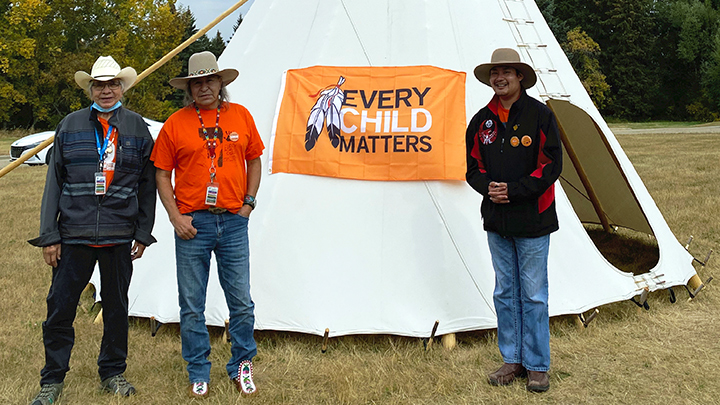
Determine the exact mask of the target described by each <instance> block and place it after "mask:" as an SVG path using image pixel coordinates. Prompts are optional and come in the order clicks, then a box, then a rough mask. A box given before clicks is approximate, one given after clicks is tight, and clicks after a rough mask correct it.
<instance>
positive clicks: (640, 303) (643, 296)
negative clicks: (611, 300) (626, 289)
mask: <svg viewBox="0 0 720 405" xmlns="http://www.w3.org/2000/svg"><path fill="white" fill-rule="evenodd" d="M649 293H650V289H649V288H647V287H645V288H643V291H642V293H641V294H640V298H639V299H638V300H635V297H632V298H630V301H632V302H634V303H635V305H637V306H639V307H640V308H645V310H646V311H648V310H650V305H648V303H647V298H648V294H649Z"/></svg>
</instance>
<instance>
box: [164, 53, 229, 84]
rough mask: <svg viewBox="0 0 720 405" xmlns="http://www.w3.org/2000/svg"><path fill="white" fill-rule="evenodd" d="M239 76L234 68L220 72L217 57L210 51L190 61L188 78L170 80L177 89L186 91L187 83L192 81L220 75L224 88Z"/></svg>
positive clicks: (195, 55)
mask: <svg viewBox="0 0 720 405" xmlns="http://www.w3.org/2000/svg"><path fill="white" fill-rule="evenodd" d="M239 74H240V72H238V71H237V70H235V69H232V68H228V69H223V70H220V68H219V67H218V64H217V59H216V58H215V55H213V53H212V52H210V51H203V52H198V53H194V54H193V55H192V56H191V57H190V59H189V60H188V75H187V77H176V78H173V79H170V85H171V86H173V87H175V88H176V89H180V90H185V89H186V88H187V82H188V80H190V79H196V78H198V77H204V76H211V75H218V76H220V77H221V78H222V82H223V83H222V84H223V86H226V85H228V84H230V83H232V82H233V80H235V79H237V77H238V75H239Z"/></svg>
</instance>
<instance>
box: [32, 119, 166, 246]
mask: <svg viewBox="0 0 720 405" xmlns="http://www.w3.org/2000/svg"><path fill="white" fill-rule="evenodd" d="M108 122H109V124H110V125H112V126H113V127H115V128H117V130H118V142H117V145H118V148H117V151H116V157H115V176H114V178H113V181H112V183H110V185H109V187H108V189H107V192H106V194H105V195H102V196H97V195H95V173H96V172H98V169H99V162H100V156H99V155H98V150H97V144H96V136H100V137H103V135H104V134H103V129H102V126H101V125H100V122H99V121H98V120H97V111H96V110H93V109H92V108H85V109H82V110H80V111H75V112H73V113H71V114H69V115H68V116H67V117H65V118H64V119H63V120H62V121H61V122H60V124H59V125H58V127H57V130H56V131H55V143H54V146H53V151H52V155H51V158H50V163H49V166H48V171H47V179H46V181H45V192H44V194H43V199H42V209H41V213H40V236H39V237H37V238H35V239H31V240H29V241H28V242H30V243H31V244H32V245H34V246H40V247H42V246H50V245H54V244H57V243H61V242H62V243H67V244H86V245H109V244H118V243H127V242H132V241H133V240H136V241H138V242H139V243H142V244H143V245H145V246H148V245H150V244H152V243H153V242H156V240H155V238H154V237H153V236H152V235H151V232H152V228H153V224H154V222H155V201H156V197H155V167H154V166H153V164H152V162H151V161H150V153H151V152H152V148H153V139H152V137H151V136H150V132H149V131H148V127H147V124H146V123H145V121H144V120H143V118H142V117H141V116H140V115H139V114H137V113H134V112H132V111H130V110H127V109H125V108H123V107H120V108H118V109H117V110H115V113H114V114H113V116H112V117H111V118H110V119H109V120H108ZM100 139H101V140H102V138H100Z"/></svg>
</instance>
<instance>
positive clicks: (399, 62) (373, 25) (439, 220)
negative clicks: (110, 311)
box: [129, 0, 695, 337]
mask: <svg viewBox="0 0 720 405" xmlns="http://www.w3.org/2000/svg"><path fill="white" fill-rule="evenodd" d="M500 47H509V48H514V49H516V50H518V52H519V53H520V55H521V58H522V59H523V60H524V61H526V62H527V63H529V64H530V65H532V66H534V67H535V69H536V72H537V74H538V78H539V80H538V84H537V85H536V86H535V87H533V88H532V89H530V91H529V94H530V95H531V96H533V97H536V98H538V99H541V100H543V101H545V102H548V101H549V100H551V101H549V103H548V104H549V105H551V107H552V108H553V109H554V110H555V111H556V114H557V115H558V118H559V120H560V125H561V127H562V129H563V132H564V134H565V135H566V136H567V137H568V142H569V143H568V145H567V146H569V147H570V149H571V150H572V153H573V156H572V157H570V156H567V155H566V159H565V166H566V170H565V171H564V172H563V178H562V179H561V180H560V181H559V187H556V200H557V210H558V216H559V218H560V230H559V231H558V232H556V233H554V234H553V235H552V237H551V247H550V259H549V281H550V315H551V316H555V315H561V314H577V313H582V312H584V311H587V310H590V309H592V308H595V307H597V306H600V305H603V304H607V303H610V302H615V301H619V300H625V299H629V298H631V297H633V296H635V295H637V294H639V293H640V292H641V291H642V290H643V289H644V288H645V287H647V288H648V289H649V290H651V291H653V290H656V289H659V288H667V287H670V286H673V285H682V284H685V283H687V281H688V280H689V279H690V277H692V276H693V275H694V274H695V272H694V269H693V267H692V257H691V256H690V255H689V254H688V253H687V252H686V251H685V249H684V248H683V247H682V246H681V245H680V244H679V243H678V242H677V240H676V238H675V236H674V235H673V234H672V232H671V231H670V229H669V227H668V226H667V224H666V222H665V220H664V219H663V217H662V215H661V213H660V211H659V210H658V208H657V206H656V205H655V203H654V202H653V200H652V198H651V196H650V195H649V193H648V191H647V189H646V188H645V186H644V185H643V183H642V181H641V180H640V178H639V176H638V175H637V173H636V172H635V170H634V168H633V166H632V165H631V163H630V161H629V160H628V158H627V157H626V155H625V154H624V153H623V151H622V149H621V147H620V145H619V144H618V142H617V141H616V139H615V137H614V136H613V134H612V132H611V131H610V130H609V128H608V127H607V125H606V124H605V122H604V121H603V118H602V117H601V116H600V114H599V113H598V111H597V109H596V108H595V107H594V106H593V103H592V101H591V100H590V98H589V97H588V95H587V93H586V91H585V90H584V88H583V86H582V84H581V82H580V81H579V79H578V77H577V76H576V74H575V73H574V72H573V69H572V67H571V65H570V64H569V62H568V60H567V58H566V57H565V55H564V53H563V51H562V49H561V48H560V46H559V45H558V43H557V41H556V40H555V38H554V37H553V35H552V33H551V31H550V29H549V28H548V27H547V24H546V23H545V21H544V19H543V17H542V15H541V13H540V11H539V10H538V8H537V6H536V5H535V3H534V2H533V1H532V0H525V1H523V0H434V1H422V0H362V1H359V0H315V1H309V0H305V1H297V0H256V1H255V3H254V5H253V6H252V8H251V10H250V11H249V13H248V14H247V16H246V17H245V18H244V20H243V23H242V24H241V26H240V27H239V28H238V30H237V32H236V33H235V35H234V36H233V38H232V40H231V42H230V43H229V45H228V47H227V49H226V50H225V52H224V53H223V55H222V56H221V58H220V59H219V64H220V66H221V68H224V67H233V68H236V69H238V70H239V71H240V77H239V78H238V79H237V80H236V81H235V82H234V83H232V84H231V85H230V86H229V88H228V89H229V92H230V95H231V100H232V101H234V102H238V103H240V104H243V105H245V106H246V107H247V108H248V109H249V110H250V112H251V113H252V114H253V116H254V118H255V120H256V124H257V127H258V129H259V131H260V133H261V135H262V137H263V142H264V143H265V145H266V152H265V154H264V155H263V158H262V162H263V169H264V174H263V178H262V181H261V184H260V191H259V193H258V195H257V201H258V205H257V208H256V209H255V211H254V212H253V214H252V217H251V220H250V261H251V285H252V294H253V298H254V301H255V304H256V307H255V311H256V312H255V313H256V329H268V330H284V331H297V332H304V333H310V334H317V335H322V334H323V333H324V331H325V329H326V328H329V330H330V335H331V336H337V335H346V334H368V333H369V334H397V335H405V336H418V337H420V336H428V335H429V334H430V331H431V329H432V327H433V324H434V322H435V321H436V320H438V321H439V328H438V331H437V333H438V334H445V333H452V332H458V331H467V330H477V329H488V328H494V327H495V326H496V317H495V312H494V308H493V304H492V291H493V287H494V274H493V270H492V266H491V263H490V255H489V251H488V248H487V242H486V237H485V232H484V231H483V229H482V221H481V218H480V213H479V205H480V201H481V196H480V195H479V194H477V193H476V192H475V191H474V190H472V189H471V188H470V187H469V186H468V185H467V184H466V183H465V182H464V181H459V180H444V181H365V180H348V179H340V178H331V177H320V176H311V175H302V174H290V173H272V174H270V173H269V172H268V170H267V169H268V164H269V157H270V150H271V147H272V140H273V138H272V134H273V128H274V127H273V126H274V122H275V115H276V112H277V111H278V108H277V107H278V100H279V95H280V94H282V92H283V91H284V88H283V85H284V77H285V76H284V75H285V72H286V71H287V70H289V69H298V68H306V67H311V66H335V67H343V66H348V67H350V66H354V67H363V66H372V67H381V66H420V65H423V66H425V65H429V66H435V67H439V68H443V69H449V70H453V71H459V72H472V70H473V68H474V67H475V66H476V65H478V64H480V63H483V62H487V61H489V59H490V56H491V53H492V51H493V50H494V49H496V48H500ZM491 97H492V91H491V89H490V88H489V87H486V86H484V85H482V84H481V83H479V82H478V81H477V80H475V78H474V77H473V75H472V73H470V74H468V75H467V79H466V97H465V104H466V110H465V115H466V117H467V120H468V121H469V119H470V117H472V115H473V114H474V113H475V112H476V111H477V110H478V109H480V108H481V107H483V106H484V105H485V104H487V102H488V101H489V100H490V98H491ZM454 136H457V137H460V138H462V137H464V133H457V134H454ZM573 159H574V160H575V161H577V162H578V163H579V164H580V165H581V169H576V168H575V166H574V165H573V164H572V163H571V162H572V161H573ZM598 207H599V209H598ZM601 217H603V218H601ZM582 222H592V223H603V222H605V223H606V224H609V225H610V226H624V227H628V228H632V229H635V230H638V231H642V232H646V233H649V234H653V235H654V236H655V238H656V239H657V241H658V245H659V250H660V259H659V262H658V263H657V265H656V266H655V267H654V268H653V269H651V270H650V271H649V272H648V273H647V274H644V275H641V276H633V275H632V274H628V273H624V272H622V271H620V270H618V269H617V268H615V267H614V266H613V265H612V264H610V263H609V262H608V261H607V260H606V259H605V258H604V257H603V256H602V254H601V253H600V252H599V251H598V250H597V248H596V247H595V245H594V244H593V242H592V241H591V239H590V237H589V236H588V234H587V232H586V230H585V229H584V227H583V225H582ZM154 235H155V236H156V237H157V239H158V240H159V242H158V243H157V244H156V245H154V246H151V247H150V248H148V249H147V250H146V252H145V256H144V257H143V258H142V259H141V260H139V261H137V262H136V263H135V272H134V274H133V280H132V284H131V287H130V300H129V302H130V312H131V315H133V316H141V317H151V316H153V317H155V318H156V319H157V320H158V321H160V322H163V323H165V322H178V320H179V308H178V304H177V292H176V284H175V263H174V251H175V250H174V243H173V230H172V226H171V225H170V223H169V221H168V220H167V215H166V214H165V212H164V211H163V209H162V206H161V205H160V204H158V215H157V222H156V226H155V231H154ZM206 317H207V323H208V324H210V325H218V326H220V325H223V324H224V321H225V319H226V318H227V308H226V307H225V303H224V298H223V295H222V290H221V289H220V287H219V283H218V281H217V275H216V274H215V268H214V265H213V268H212V269H211V282H210V287H209V291H208V303H207V309H206Z"/></svg>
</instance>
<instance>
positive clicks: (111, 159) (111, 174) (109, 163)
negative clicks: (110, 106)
mask: <svg viewBox="0 0 720 405" xmlns="http://www.w3.org/2000/svg"><path fill="white" fill-rule="evenodd" d="M98 121H100V125H102V128H103V133H102V134H98V135H100V136H101V138H102V139H100V142H105V135H107V131H108V128H109V125H110V124H108V121H107V120H106V119H103V118H100V117H98ZM117 143H118V139H117V128H113V130H112V134H110V142H109V145H108V154H107V156H106V157H105V164H103V173H105V187H106V189H107V187H110V183H112V181H113V179H114V178H115V155H116V153H115V151H117ZM110 145H112V146H110Z"/></svg>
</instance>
